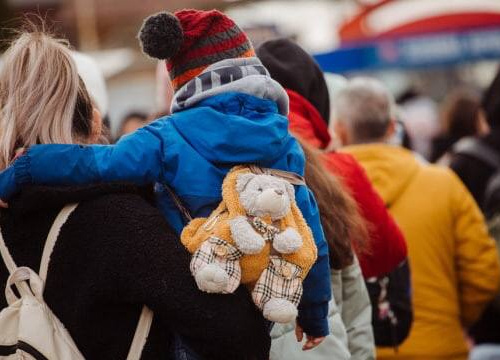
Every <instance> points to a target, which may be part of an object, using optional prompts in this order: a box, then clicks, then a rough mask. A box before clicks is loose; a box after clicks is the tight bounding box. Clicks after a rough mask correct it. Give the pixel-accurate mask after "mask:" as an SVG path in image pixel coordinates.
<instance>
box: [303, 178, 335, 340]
mask: <svg viewBox="0 0 500 360" xmlns="http://www.w3.org/2000/svg"><path fill="white" fill-rule="evenodd" d="M296 200H297V205H298V207H299V209H300V210H301V211H302V215H303V216H304V219H305V220H306V222H307V224H308V225H309V227H310V228H311V230H312V233H313V236H314V241H315V242H316V247H317V249H318V258H317V260H316V262H315V263H314V265H313V267H312V268H311V270H310V271H309V273H308V274H307V277H306V278H305V279H304V284H303V285H304V293H303V295H302V300H301V303H300V305H299V316H298V319H297V321H298V322H299V324H300V325H301V326H302V328H303V329H304V331H305V332H306V333H307V334H308V335H312V336H326V335H328V334H329V329H328V302H329V301H330V299H331V296H332V295H331V281H330V263H329V261H328V245H327V243H326V240H325V236H324V234H323V228H322V227H321V222H320V216H319V210H318V206H317V204H316V200H315V199H314V195H313V194H312V192H311V191H310V190H309V189H308V188H307V187H305V186H301V187H299V188H298V189H297V193H296Z"/></svg>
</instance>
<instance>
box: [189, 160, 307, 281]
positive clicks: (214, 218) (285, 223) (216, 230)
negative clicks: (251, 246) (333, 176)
mask: <svg viewBox="0 0 500 360" xmlns="http://www.w3.org/2000/svg"><path fill="white" fill-rule="evenodd" d="M245 172H250V170H249V169H248V168H247V167H243V166H241V167H236V168H234V169H233V170H231V171H230V172H229V173H228V174H227V176H226V178H225V179H224V182H223V184H222V202H221V204H220V205H219V206H218V207H217V209H215V210H214V211H213V213H212V214H211V215H210V217H208V218H197V219H194V220H192V221H191V222H190V223H189V224H188V225H187V226H186V227H185V228H184V230H183V231H182V234H181V241H182V243H183V244H184V246H186V248H187V249H188V251H189V252H191V253H194V252H195V251H196V250H198V248H199V247H200V246H201V244H202V243H203V242H204V241H205V240H207V239H208V238H209V237H210V236H211V235H213V236H216V237H218V238H220V239H223V240H225V241H227V242H228V243H230V244H233V245H234V241H233V239H232V237H231V230H230V228H229V223H228V220H231V219H234V218H235V217H237V216H241V215H246V212H245V209H244V208H243V206H242V205H241V203H240V200H239V195H238V192H237V191H236V179H237V177H238V175H239V174H242V173H245ZM205 224H207V226H204V225H205ZM279 227H280V228H281V229H282V230H284V229H285V228H286V227H293V228H295V229H296V230H297V231H298V233H299V234H300V235H301V236H302V240H303V245H302V247H301V248H300V249H299V250H298V251H296V252H295V253H293V254H287V255H282V257H283V259H285V260H287V261H289V262H291V263H293V264H295V265H298V266H299V267H300V268H301V269H302V272H301V274H300V277H301V278H302V280H303V279H304V278H305V277H306V275H307V273H308V272H309V270H310V269H311V267H312V266H313V264H314V262H315V261H316V257H317V249H316V244H315V243H314V239H313V236H312V233H311V230H310V229H309V226H308V225H307V223H306V222H305V220H304V218H303V216H302V213H301V212H300V210H299V208H298V207H297V205H296V204H295V203H294V202H293V203H292V205H291V211H290V212H289V213H288V215H286V216H285V217H284V218H283V219H281V220H280V226H279ZM270 253H271V244H270V243H269V242H267V243H266V245H265V247H264V249H263V250H262V251H261V252H260V253H258V254H255V255H244V256H243V257H242V258H241V260H240V264H241V283H242V284H247V285H249V286H250V287H253V285H254V284H255V283H256V282H257V280H258V279H259V276H260V274H261V273H262V272H263V271H264V270H265V269H266V268H267V265H268V264H269V255H270Z"/></svg>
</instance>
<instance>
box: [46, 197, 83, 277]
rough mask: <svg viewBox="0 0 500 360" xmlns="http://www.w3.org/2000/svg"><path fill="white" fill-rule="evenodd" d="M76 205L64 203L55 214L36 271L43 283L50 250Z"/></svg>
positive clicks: (52, 248)
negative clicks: (38, 268)
mask: <svg viewBox="0 0 500 360" xmlns="http://www.w3.org/2000/svg"><path fill="white" fill-rule="evenodd" d="M77 206H78V204H71V205H66V206H65V207H64V208H63V209H62V210H61V211H60V212H59V214H58V215H57V217H56V219H55V220H54V223H53V224H52V227H51V228H50V231H49V235H47V240H46V241H45V246H44V248H43V253H42V260H41V261H40V270H39V271H38V275H39V276H40V279H42V280H43V282H44V283H45V280H46V279H47V272H48V270H49V263H50V256H51V255H52V251H53V250H54V247H55V245H56V242H57V238H58V237H59V233H60V231H61V228H62V226H63V225H64V224H65V223H66V221H67V220H68V218H69V216H70V215H71V213H72V212H73V211H75V209H76V207H77Z"/></svg>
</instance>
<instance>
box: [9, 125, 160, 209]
mask: <svg viewBox="0 0 500 360" xmlns="http://www.w3.org/2000/svg"><path fill="white" fill-rule="evenodd" d="M164 124H165V122H164V121H162V120H157V121H155V122H154V123H152V124H151V125H149V126H147V127H145V128H142V129H139V130H137V131H136V132H134V133H133V134H130V135H128V136H125V137H124V138H122V139H121V140H120V141H119V142H117V143H116V144H115V145H88V146H82V145H62V144H48V145H35V146H32V147H30V148H29V150H28V151H27V153H26V154H25V155H23V156H21V157H20V158H19V159H17V160H16V161H15V162H14V165H12V166H11V167H9V168H7V169H5V170H4V171H3V172H1V173H0V198H1V199H2V200H9V199H10V198H11V197H12V196H13V195H14V194H15V193H17V192H18V191H20V190H21V189H22V187H23V186H24V185H26V184H31V183H33V184H44V185H75V184H91V183H99V182H113V181H126V182H133V183H136V184H148V183H154V182H161V181H162V180H163V174H162V169H163V166H162V165H163V149H164V146H163V136H160V134H161V132H162V130H163V129H164V128H165V127H164V126H163V125H164ZM161 135H163V134H161Z"/></svg>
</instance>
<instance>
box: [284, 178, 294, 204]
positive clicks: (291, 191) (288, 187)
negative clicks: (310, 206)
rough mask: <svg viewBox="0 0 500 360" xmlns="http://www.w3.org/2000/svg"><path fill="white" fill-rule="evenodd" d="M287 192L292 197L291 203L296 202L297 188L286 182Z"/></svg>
mask: <svg viewBox="0 0 500 360" xmlns="http://www.w3.org/2000/svg"><path fill="white" fill-rule="evenodd" d="M285 186H286V192H287V193H288V196H289V197H290V203H292V202H295V188H294V187H293V185H292V184H290V183H289V182H288V181H285Z"/></svg>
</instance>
